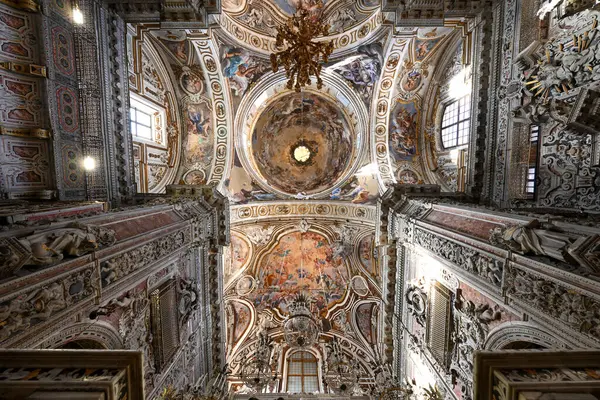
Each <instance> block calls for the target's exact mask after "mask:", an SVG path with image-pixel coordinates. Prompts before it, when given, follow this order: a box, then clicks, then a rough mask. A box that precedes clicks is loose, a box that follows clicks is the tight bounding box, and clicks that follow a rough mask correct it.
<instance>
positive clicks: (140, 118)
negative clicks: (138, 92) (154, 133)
mask: <svg viewBox="0 0 600 400" xmlns="http://www.w3.org/2000/svg"><path fill="white" fill-rule="evenodd" d="M137 123H138V124H142V125H146V126H151V125H152V119H151V118H150V115H149V114H146V113H144V112H141V111H140V110H137Z"/></svg>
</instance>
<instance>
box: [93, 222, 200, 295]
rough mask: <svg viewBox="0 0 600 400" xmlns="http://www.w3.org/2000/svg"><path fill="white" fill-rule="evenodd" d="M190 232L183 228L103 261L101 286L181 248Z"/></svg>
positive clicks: (186, 241) (187, 240) (188, 237)
mask: <svg viewBox="0 0 600 400" xmlns="http://www.w3.org/2000/svg"><path fill="white" fill-rule="evenodd" d="M190 233H191V232H190V230H189V229H183V230H180V231H177V232H174V233H171V234H169V235H166V236H164V237H162V238H159V239H156V240H154V241H152V242H149V243H147V244H145V245H143V246H140V247H138V248H136V249H133V250H132V251H129V252H127V253H124V254H121V255H118V256H116V257H112V258H110V259H108V260H107V261H104V262H103V263H102V264H101V270H100V271H101V276H102V287H107V286H110V285H113V284H114V283H115V282H116V281H118V280H120V279H122V278H123V277H124V276H126V275H129V274H130V273H132V272H134V271H136V270H139V269H141V268H143V267H146V266H147V265H149V264H152V263H154V262H156V261H157V260H159V259H161V258H162V257H164V256H166V255H167V254H171V253H173V252H175V251H176V250H179V249H181V248H182V246H183V245H184V244H186V243H190V239H191V238H190V236H191V235H190Z"/></svg>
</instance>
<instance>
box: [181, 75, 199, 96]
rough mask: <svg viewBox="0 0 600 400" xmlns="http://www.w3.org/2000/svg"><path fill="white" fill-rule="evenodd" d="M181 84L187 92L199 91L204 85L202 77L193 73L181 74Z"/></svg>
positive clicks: (195, 92)
mask: <svg viewBox="0 0 600 400" xmlns="http://www.w3.org/2000/svg"><path fill="white" fill-rule="evenodd" d="M181 85H182V86H183V88H184V89H185V90H186V91H187V92H188V93H191V94H197V93H200V92H201V91H202V89H203V87H204V84H203V82H202V79H201V78H200V77H199V76H198V75H196V74H193V73H187V74H183V75H182V76H181Z"/></svg>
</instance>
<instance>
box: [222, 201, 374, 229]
mask: <svg viewBox="0 0 600 400" xmlns="http://www.w3.org/2000/svg"><path fill="white" fill-rule="evenodd" d="M324 216H327V218H331V219H335V220H346V219H349V220H352V221H356V222H366V223H369V224H372V223H373V221H374V220H375V207H373V206H366V205H359V204H351V203H345V202H335V201H314V200H304V201H302V202H294V201H291V202H271V201H269V202H260V203H256V204H244V205H234V206H231V224H232V225H233V226H236V225H240V224H243V223H247V222H257V221H262V220H268V219H271V218H282V217H285V218H311V217H312V218H323V217H324Z"/></svg>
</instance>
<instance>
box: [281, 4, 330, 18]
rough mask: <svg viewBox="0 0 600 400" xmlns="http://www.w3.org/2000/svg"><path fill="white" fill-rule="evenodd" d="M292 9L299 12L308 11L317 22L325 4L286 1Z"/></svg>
mask: <svg viewBox="0 0 600 400" xmlns="http://www.w3.org/2000/svg"><path fill="white" fill-rule="evenodd" d="M285 1H286V2H287V3H288V4H289V5H290V6H291V7H293V8H295V9H296V11H297V10H306V11H308V13H309V15H310V17H311V19H312V20H315V21H316V20H317V19H318V18H319V16H320V15H321V12H322V11H323V6H324V5H325V2H324V1H323V0H285Z"/></svg>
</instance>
